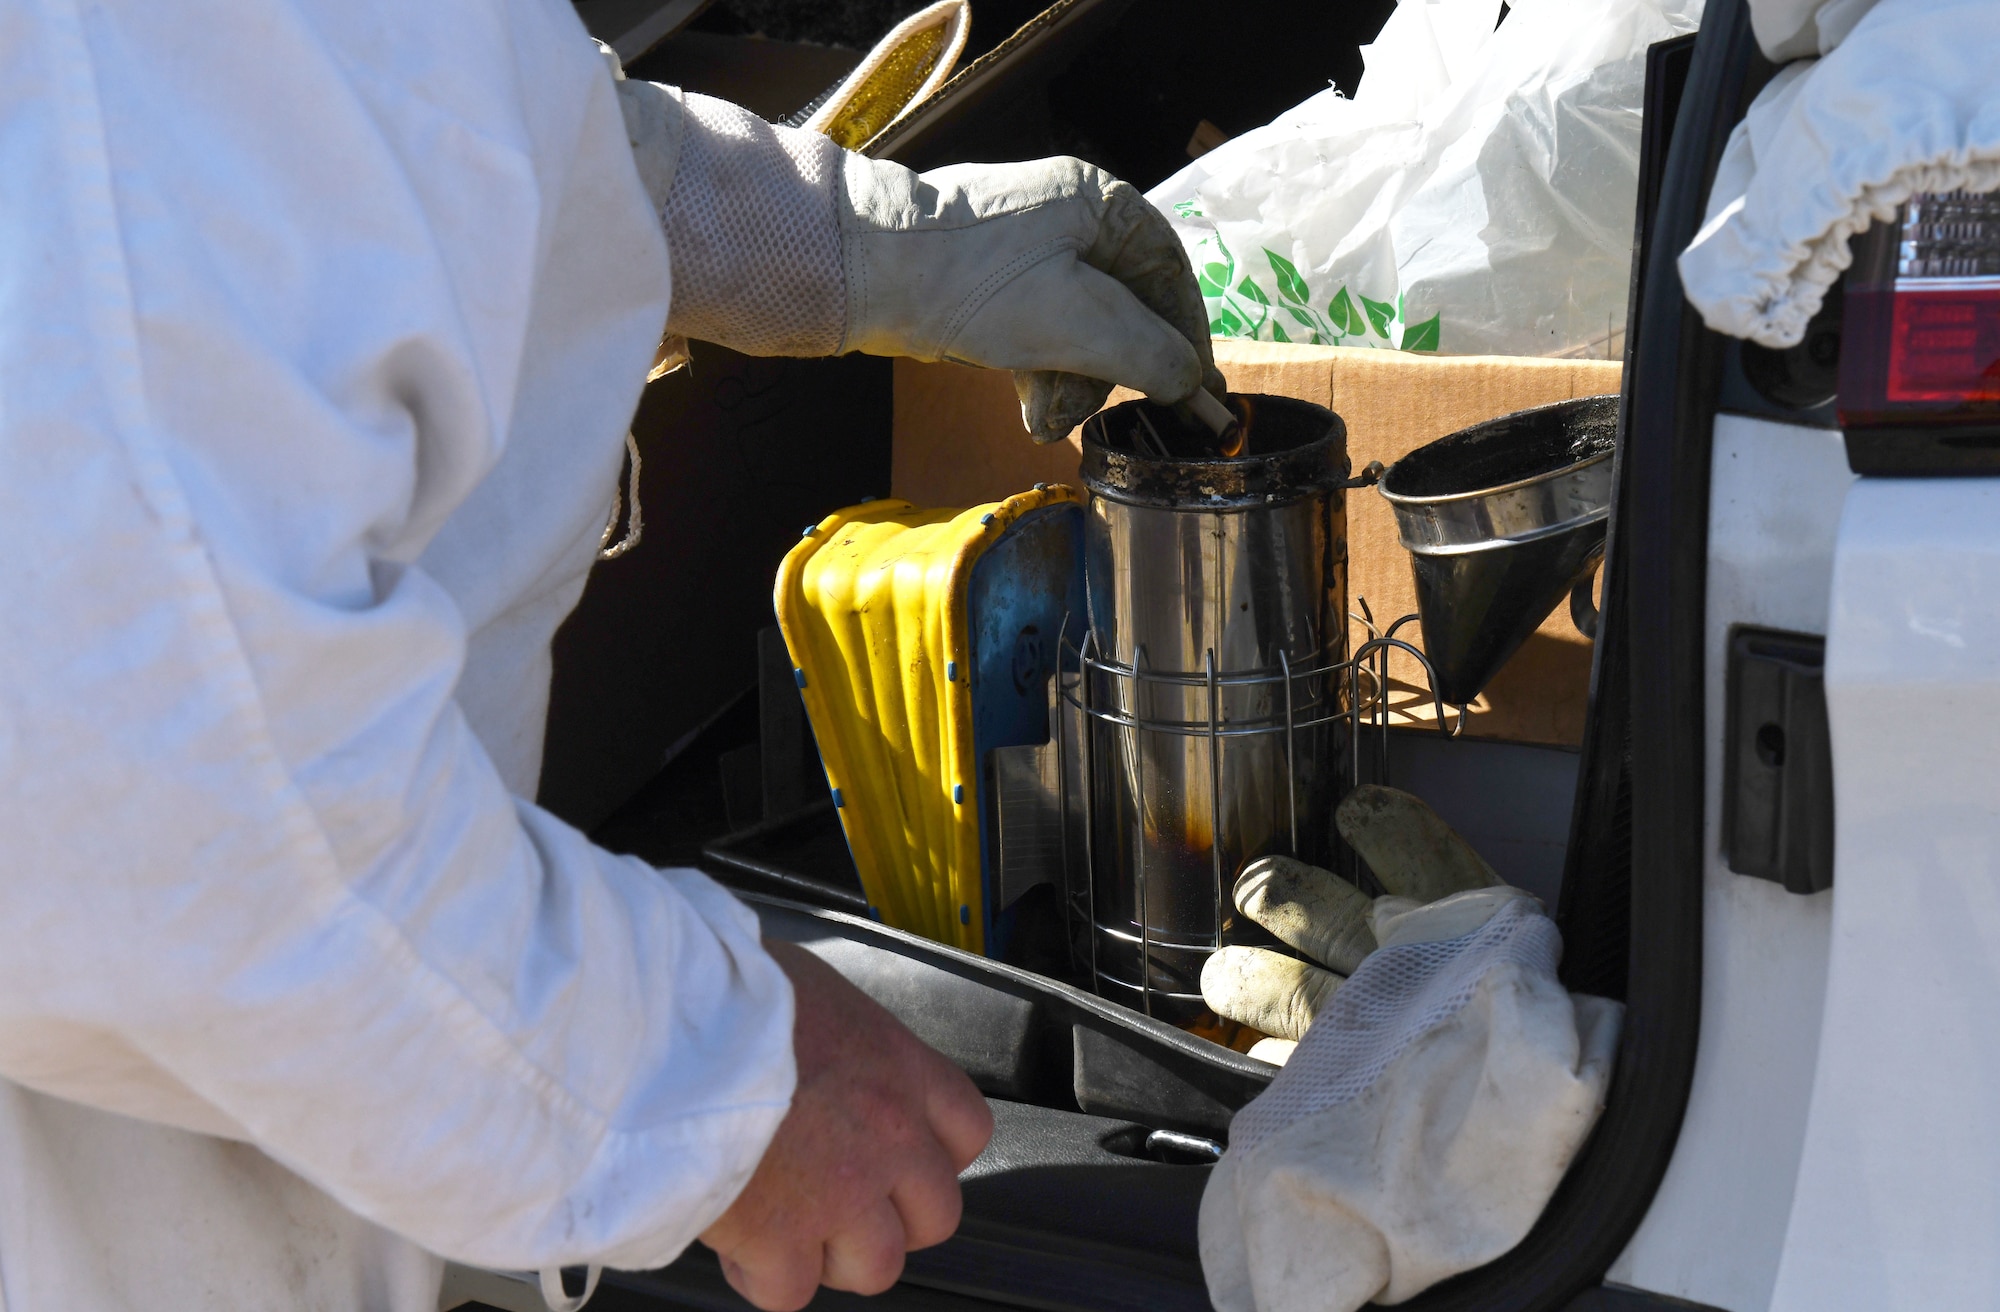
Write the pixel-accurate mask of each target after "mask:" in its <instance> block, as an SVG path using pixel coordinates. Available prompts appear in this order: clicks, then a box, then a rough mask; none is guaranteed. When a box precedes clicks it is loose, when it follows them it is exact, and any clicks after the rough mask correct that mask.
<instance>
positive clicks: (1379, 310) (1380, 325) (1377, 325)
mask: <svg viewBox="0 0 2000 1312" xmlns="http://www.w3.org/2000/svg"><path fill="white" fill-rule="evenodd" d="M1361 308H1362V309H1363V310H1366V311H1367V312H1368V322H1369V323H1370V324H1371V325H1373V326H1374V329H1375V335H1376V336H1378V337H1387V336H1388V335H1389V325H1390V324H1392V323H1394V322H1395V321H1396V307H1395V306H1393V305H1391V304H1389V302H1387V301H1371V300H1369V299H1368V298H1367V297H1366V296H1364V297H1362V298H1361Z"/></svg>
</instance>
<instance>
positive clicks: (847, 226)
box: [840, 155, 1223, 442]
mask: <svg viewBox="0 0 2000 1312" xmlns="http://www.w3.org/2000/svg"><path fill="white" fill-rule="evenodd" d="M841 186H842V193H843V195H842V200H843V206H842V210H841V219H840V225H841V247H842V254H843V257H844V260H845V263H846V272H847V336H846V338H845V340H844V342H843V343H842V349H844V350H853V351H864V352H867V353H868V354H870V355H907V356H912V357H914V358H916V359H920V360H956V361H959V362H961V363H964V364H977V365H987V366H990V367H994V368H1001V369H1012V370H1014V371H1015V373H1014V390H1015V392H1016V394H1017V395H1018V396H1019V397H1020V399H1021V413H1022V420H1023V422H1024V423H1025V424H1026V425H1027V428H1028V431H1029V433H1030V434H1032V435H1033V436H1034V438H1035V440H1036V441H1038V442H1051V441H1055V440H1056V439H1058V438H1060V437H1062V436H1064V435H1065V434H1066V433H1068V432H1069V431H1070V430H1071V429H1072V428H1074V427H1076V426H1077V425H1078V424H1080V423H1082V422H1083V421H1084V420H1085V419H1087V418H1089V417H1090V415H1092V414H1093V413H1095V412H1096V411H1097V409H1098V408H1099V407H1100V406H1102V405H1103V404H1104V400H1105V397H1106V396H1108V395H1109V394H1110V391H1111V387H1112V384H1114V383H1122V384H1124V385H1125V386H1128V387H1131V388H1134V389H1136V390H1138V391H1140V392H1144V393H1145V394H1146V395H1147V396H1149V397H1151V398H1152V399H1153V400H1155V401H1160V402H1163V403H1172V402H1176V401H1180V400H1182V399H1184V398H1186V397H1187V396H1188V395H1189V394H1190V393H1191V392H1193V391H1194V390H1195V388H1197V387H1201V386H1206V387H1208V388H1209V390H1210V391H1212V392H1214V393H1215V394H1216V395H1217V396H1218V397H1219V396H1221V394H1222V390H1223V387H1222V376H1221V375H1220V374H1219V373H1217V372H1216V369H1215V364H1214V357H1213V355H1212V353H1211V350H1210V347H1209V336H1208V312H1207V309H1206V307H1204V305H1203V304H1202V299H1201V290H1200V288H1199V287H1198V286H1197V285H1196V283H1195V278H1194V269H1193V267H1192V266H1191V265H1190V264H1189V263H1188V258H1187V252H1186V250H1185V249H1184V248H1183V247H1182V246H1181V242H1180V238H1179V237H1177V236H1176V235H1175V234H1174V230H1173V228H1172V227H1171V226H1170V225H1169V224H1168V223H1167V220H1166V218H1165V216H1163V215H1162V214H1161V213H1160V212H1159V211H1158V210H1156V209H1154V208H1153V207H1152V205H1151V204H1149V203H1148V202H1147V201H1146V198H1145V197H1143V196H1141V195H1140V194H1139V193H1138V191H1137V190H1135V189H1134V188H1133V187H1131V186H1130V185H1129V184H1127V183H1124V182H1120V181H1119V180H1118V179H1116V178H1114V177H1112V176H1111V175H1110V174H1109V173H1106V172H1105V171H1104V170H1102V169H1099V168H1094V167H1092V166H1091V165H1089V164H1086V163H1084V162H1083V161H1082V160H1077V159H1067V158H1058V159H1042V160H1033V161H1030V162H1028V163H1025V164H961V165H954V166H952V167H950V168H943V169H936V170H933V171H931V172H929V173H922V174H918V173H912V172H910V171H909V170H908V169H906V168H903V167H902V166H901V165H899V164H891V163H886V162H884V161H880V160H871V159H868V158H866V157H864V156H861V155H848V156H847V157H846V158H845V159H844V160H843V168H842V173H841Z"/></svg>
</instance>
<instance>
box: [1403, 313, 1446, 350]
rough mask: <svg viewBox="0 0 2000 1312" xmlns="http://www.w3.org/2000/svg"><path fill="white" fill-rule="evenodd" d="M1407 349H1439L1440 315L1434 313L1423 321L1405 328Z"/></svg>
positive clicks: (1404, 347) (1404, 346) (1405, 346)
mask: <svg viewBox="0 0 2000 1312" xmlns="http://www.w3.org/2000/svg"><path fill="white" fill-rule="evenodd" d="M1403 349H1404V350H1405V351H1435V350H1437V349H1438V316H1437V315H1435V314H1434V315H1432V316H1431V317H1430V318H1428V319H1426V320H1424V321H1423V322H1422V323H1414V324H1411V325H1410V326H1409V327H1408V328H1405V329H1404V330H1403Z"/></svg>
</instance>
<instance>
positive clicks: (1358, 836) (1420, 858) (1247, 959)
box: [1201, 784, 1529, 1063]
mask: <svg viewBox="0 0 2000 1312" xmlns="http://www.w3.org/2000/svg"><path fill="white" fill-rule="evenodd" d="M1334 824H1335V825H1336V826H1337V827H1338V828H1339V830H1340V835H1341V837H1342V838H1345V839H1346V840H1347V842H1348V845H1349V846H1351V847H1352V848H1354V850H1355V851H1356V852H1358V853H1360V854H1361V857H1362V859H1363V860H1365V861H1366V862H1367V863H1368V868H1369V869H1370V870H1372V871H1374V872H1375V877H1376V879H1378V880H1379V881H1381V884H1382V886H1383V887H1384V888H1386V889H1388V890H1389V892H1388V894H1387V895H1386V896H1383V897H1379V898H1372V899H1371V898H1370V897H1369V896H1368V895H1367V894H1365V893H1363V892H1362V891H1361V890H1360V889H1358V888H1356V887H1355V886H1354V885H1352V884H1350V883H1348V882H1347V881H1346V880H1344V879H1342V878H1341V877H1340V876H1339V875H1336V874H1334V873H1333V872H1332V871H1330V870H1322V869H1320V868H1319V867H1318V866H1312V865H1307V864H1306V863H1305V862H1303V861H1297V860H1294V859H1292V858H1291V857H1285V856H1270V857H1264V858H1262V859H1261V860H1258V861H1253V862H1251V863H1250V865H1249V866H1247V867H1245V869H1244V871H1243V873H1242V875H1241V876H1239V877H1238V878H1237V881H1236V888H1235V893H1234V898H1235V902H1236V909H1237V910H1238V911H1240V912H1242V913H1243V914H1244V915H1246V916H1248V917H1249V918H1250V919H1251V920H1254V921H1255V922H1257V923H1258V924H1259V925H1262V926H1263V927H1264V928H1265V929H1268V930H1270V931H1271V933H1272V934H1274V935H1276V936H1277V938H1278V939H1279V941H1280V942H1283V943H1285V944H1286V945H1287V946H1289V947H1292V948H1295V949H1297V950H1298V951H1299V952H1302V953H1304V954H1305V955H1306V956H1307V957H1309V958H1311V959H1312V961H1316V962H1320V963H1322V965H1323V966H1324V967H1325V968H1324V969H1322V968H1321V966H1315V965H1312V964H1311V963H1310V962H1306V961H1300V960H1299V959H1298V958H1296V957H1290V956H1287V955H1285V954H1284V953H1282V952H1274V951H1271V950H1270V949H1268V948H1252V947H1225V948H1223V949H1221V950H1220V951H1218V952H1217V953H1215V954H1214V955H1213V956H1211V957H1210V958H1209V959H1208V962H1207V964H1206V965H1204V966H1203V968H1202V972H1201V993H1202V998H1203V999H1204V1000H1205V1001H1206V1002H1207V1003H1208V1006H1209V1009H1210V1010H1211V1011H1213V1012H1215V1014H1216V1015H1218V1016H1222V1017H1225V1018H1227V1019H1229V1020H1233V1021H1236V1022H1238V1023H1239V1024H1242V1025H1248V1026H1249V1027H1250V1028H1252V1029H1254V1030H1260V1031H1262V1032H1263V1033H1265V1034H1267V1035H1270V1036H1271V1037H1270V1038H1267V1039H1264V1040H1261V1041H1260V1042H1259V1043H1258V1044H1257V1045H1256V1046H1255V1047H1253V1048H1252V1049H1251V1050H1250V1051H1251V1055H1252V1056H1255V1057H1260V1058H1262V1059H1264V1060H1267V1061H1274V1062H1279V1063H1282V1062H1283V1061H1284V1059H1285V1058H1286V1057H1287V1056H1289V1055H1290V1053H1291V1049H1292V1046H1293V1045H1294V1044H1296V1043H1297V1041H1298V1040H1299V1039H1302V1038H1304V1037H1305V1033H1306V1030H1307V1029H1308V1028H1309V1027H1310V1026H1311V1025H1312V1022H1313V1018H1314V1017H1315V1016H1317V1015H1318V1014H1319V1013H1320V1011H1321V1010H1322V1009H1323V1008H1324V1007H1325V1006H1326V1004H1327V1002H1329V1001H1330V1000H1331V999H1332V998H1333V995H1334V993H1335V991H1336V990H1338V989H1339V987H1340V984H1341V981H1342V980H1343V979H1344V978H1345V977H1346V976H1348V975H1351V974H1353V973H1354V969H1355V967H1357V966H1359V965H1360V964H1361V962H1362V959H1363V958H1365V957H1366V956H1367V955H1368V954H1369V953H1371V952H1373V951H1375V949H1376V947H1377V946H1378V945H1379V944H1382V943H1386V942H1417V941H1426V940H1438V939H1445V938H1456V937H1458V936H1459V935H1461V934H1466V933H1470V932H1471V931H1472V930H1474V929H1477V928H1478V927H1479V926H1480V925H1483V924H1484V923H1486V921H1487V920H1488V919H1489V918H1491V916H1492V915H1493V914H1494V912H1496V911H1498V910H1499V908H1500V907H1501V906H1503V905H1504V904H1505V903H1507V902H1509V901H1511V900H1514V899H1516V898H1524V897H1527V896H1529V895H1528V894H1526V893H1523V892H1522V891H1520V890H1519V889H1515V888H1510V887H1508V886H1507V885H1506V884H1505V883H1504V882H1503V881H1502V880H1501V879H1500V877H1499V876H1498V875H1496V874H1494V873H1493V868H1492V867H1491V866H1489V865H1487V864H1486V862H1485V861H1484V860H1482V859H1481V858H1480V856H1479V854H1478V853H1477V852H1475V851H1473V850H1472V848H1471V846H1470V845H1469V844H1467V843H1466V841H1465V840H1464V839H1463V838H1460V837H1459V836H1458V834H1457V833H1455V832H1454V831H1453V830H1452V828H1451V826H1450V825H1447V824H1446V823H1445V822H1444V821H1443V820H1442V819H1440V818H1439V817H1438V814H1437V812H1435V811H1433V810H1431V809H1430V807H1428V806H1426V805H1425V804H1424V803H1423V801H1422V799H1420V798H1417V797H1415V796H1412V795H1411V794H1409V793H1406V792H1403V791H1401V790H1399V789H1395V788H1387V787H1383V786H1380V785H1375V784H1366V785H1363V786H1362V787H1360V788H1357V789H1355V790H1354V791H1353V792H1351V793H1349V794H1348V795H1347V797H1346V799H1345V800H1343V801H1342V802H1341V804H1340V806H1339V808H1338V809H1337V810H1336V811H1335V812H1334Z"/></svg>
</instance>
